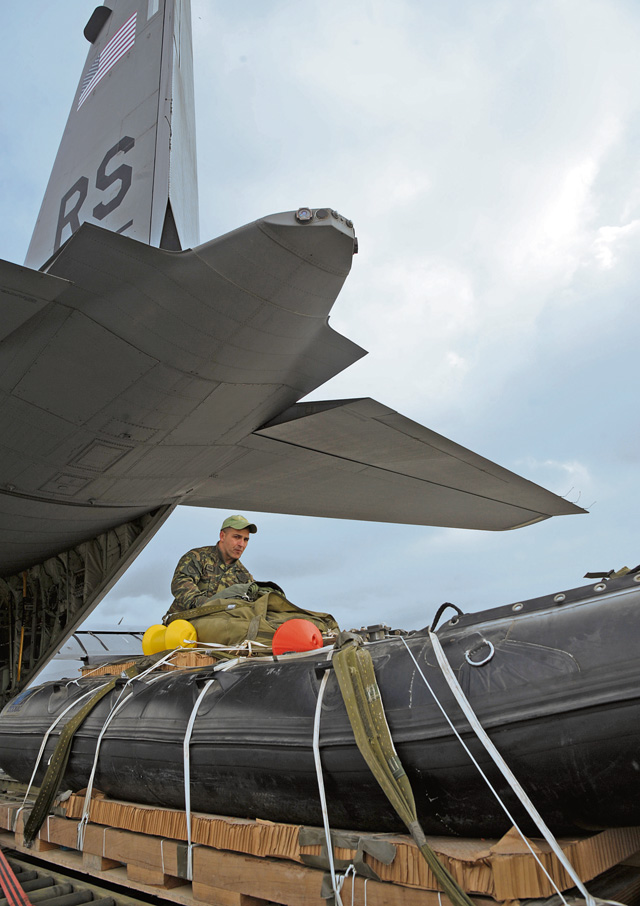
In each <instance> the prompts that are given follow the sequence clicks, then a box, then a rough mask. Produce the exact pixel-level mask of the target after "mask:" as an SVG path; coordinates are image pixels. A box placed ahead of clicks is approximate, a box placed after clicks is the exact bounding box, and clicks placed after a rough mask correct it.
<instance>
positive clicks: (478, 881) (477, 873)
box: [0, 799, 640, 906]
mask: <svg viewBox="0 0 640 906" xmlns="http://www.w3.org/2000/svg"><path fill="white" fill-rule="evenodd" d="M99 802H100V800H96V802H92V812H91V823H89V824H88V825H87V827H86V830H85V837H84V842H83V845H82V847H79V845H78V823H79V822H78V820H77V817H78V813H77V803H76V805H75V806H74V803H73V801H72V802H71V803H69V804H68V808H69V811H70V812H71V813H73V812H74V808H75V811H76V816H75V817H73V818H68V817H62V816H58V815H56V816H54V815H50V816H49V817H48V818H47V820H46V821H45V823H44V825H43V827H42V828H41V830H40V833H39V835H38V837H37V838H36V840H35V841H34V844H33V847H32V848H31V850H30V851H31V852H35V853H37V854H38V857H39V858H42V859H45V860H47V861H51V862H54V863H55V864H58V865H65V866H66V867H75V868H76V870H81V871H84V872H85V873H87V874H90V875H94V876H96V877H103V876H104V875H105V873H106V874H108V876H109V877H110V878H111V879H112V880H113V881H114V882H117V883H120V884H122V883H124V884H125V885H126V886H129V887H131V888H133V889H135V890H138V891H143V892H149V891H153V893H154V894H155V895H156V896H160V897H164V898H165V899H168V900H171V901H173V902H176V903H180V904H182V906H196V904H198V903H199V904H202V903H206V904H209V906H265V904H267V903H275V904H282V906H326V902H325V900H324V899H322V897H321V895H320V890H321V885H322V880H323V876H324V874H325V873H324V871H322V870H320V869H318V868H311V867H309V866H307V865H304V864H301V861H300V860H301V859H302V858H303V857H304V853H305V851H306V852H307V853H312V854H313V853H318V852H319V848H317V849H314V848H313V847H308V846H307V847H305V846H299V845H297V844H296V845H295V846H294V843H295V839H294V838H295V835H296V834H297V832H298V831H299V830H300V828H297V827H294V826H291V825H274V824H272V823H271V822H252V821H242V820H239V819H231V818H221V817H219V816H208V815H194V816H193V817H194V819H196V821H197V820H198V819H199V820H200V821H201V825H200V829H199V833H200V834H201V835H204V838H205V839H208V840H209V841H210V840H211V839H216V828H218V830H217V839H218V840H219V841H221V842H224V846H225V848H222V847H220V846H215V845H211V843H210V842H209V844H208V845H203V844H202V843H200V844H198V845H196V846H195V847H194V848H193V850H192V855H193V871H192V877H191V880H189V875H188V870H187V845H186V843H185V842H184V837H185V833H184V828H183V827H181V826H180V820H179V819H180V818H182V819H184V815H183V814H182V813H180V812H174V811H173V810H169V809H153V808H151V807H149V806H140V805H135V804H132V803H113V801H110V800H106V802H103V805H102V812H103V817H104V812H105V810H106V808H107V806H108V805H109V804H111V806H113V805H118V806H120V808H119V809H118V810H116V811H114V810H113V809H112V810H111V813H112V814H114V815H118V816H119V820H120V822H121V823H125V822H126V821H130V822H131V823H132V824H133V825H134V826H136V827H137V830H135V831H134V830H131V829H126V828H123V827H116V826H107V823H106V822H104V823H96V814H100V805H99ZM154 813H155V814H154ZM28 814H29V812H28V810H27V809H22V808H21V807H20V804H19V803H18V802H16V801H15V799H14V800H13V801H5V802H4V803H0V827H4V828H5V829H6V830H7V833H6V834H4V835H2V837H3V840H4V838H7V839H10V840H11V843H10V845H11V846H12V847H13V848H15V849H17V850H18V851H27V849H26V847H25V846H24V836H23V828H24V824H25V822H26V820H27V817H28ZM169 819H170V820H169ZM168 821H169V824H168V823H167V822H168ZM225 824H226V825H228V827H227V828H226V829H225V828H223V830H224V832H222V831H221V830H220V827H221V825H225ZM169 826H171V827H173V828H174V830H173V834H174V836H171V837H170V836H167V835H165V834H162V833H159V832H162V831H163V830H164V831H165V833H166V830H167V828H168V827H169ZM195 826H196V828H197V827H198V825H197V823H196V825H195ZM140 828H146V830H147V831H148V830H149V829H151V830H153V829H154V828H155V832H151V833H149V832H142V831H141V830H140ZM212 828H213V830H212ZM229 828H230V829H231V830H229ZM10 831H12V833H9V832H10ZM212 835H213V836H212ZM387 838H388V839H393V840H394V843H395V844H396V845H397V854H396V859H397V860H398V862H397V865H396V869H395V870H396V871H397V872H399V876H400V877H402V878H403V880H404V883H397V882H392V881H389V880H379V881H375V880H369V881H365V880H364V879H363V878H362V877H356V878H355V879H353V878H352V877H351V876H349V877H348V878H347V879H346V881H345V886H344V889H343V900H344V902H345V903H351V897H352V889H353V895H354V902H355V903H357V904H363V903H365V902H366V904H367V906H378V904H379V906H450V904H449V900H448V898H447V897H446V896H444V895H443V894H440V893H439V892H438V891H437V890H436V889H426V887H427V886H428V885H430V886H431V887H432V888H433V887H435V884H434V882H433V879H432V878H429V876H428V872H427V871H426V868H425V866H424V862H423V861H422V860H421V858H420V857H419V855H417V851H416V848H415V846H414V844H413V843H412V841H411V840H410V839H409V838H407V837H402V836H398V837H393V838H390V837H387ZM594 841H595V843H594ZM430 842H431V843H432V845H436V848H438V847H440V849H442V850H444V852H441V853H440V856H441V858H443V861H445V862H446V861H448V865H447V867H448V868H449V870H450V871H452V873H453V874H454V876H456V878H457V880H458V881H459V882H460V883H461V884H462V885H463V886H464V887H465V888H466V889H467V890H468V892H469V893H470V894H471V896H472V898H473V900H474V902H475V903H476V904H478V906H496V903H498V902H505V901H507V900H509V901H511V902H513V901H514V899H516V897H515V896H514V891H513V887H514V883H515V884H518V885H520V887H519V889H520V890H521V891H522V892H521V893H519V896H520V897H527V898H529V897H531V896H532V892H533V891H537V892H536V893H533V896H535V897H545V896H548V895H549V894H548V893H545V890H546V888H545V886H544V885H545V884H548V882H547V881H546V879H545V878H544V876H543V875H542V873H541V872H540V869H539V868H538V867H537V866H536V865H535V862H534V861H533V860H532V858H531V856H530V854H529V853H528V852H526V851H524V847H523V845H522V843H521V842H520V843H518V841H517V840H515V838H510V837H509V835H507V837H505V838H503V840H502V841H498V842H497V843H495V842H494V843H493V844H492V843H491V841H478V840H468V841H462V840H455V839H445V838H433V839H431V841H430ZM565 842H566V841H565ZM232 847H233V848H235V849H236V850H240V851H230V850H231V848H232ZM571 848H572V852H571V853H570V854H571V856H572V858H573V862H574V864H576V867H577V868H578V870H579V873H580V874H581V876H582V877H583V878H584V879H587V878H590V877H594V875H595V874H599V873H600V872H601V871H605V870H606V869H608V868H609V867H610V866H612V865H617V864H618V863H619V862H621V861H622V860H623V859H628V857H629V856H630V855H632V854H633V853H635V852H637V851H638V850H639V849H640V828H626V829H619V830H616V831H607V832H605V833H604V834H599V835H594V836H592V837H589V838H584V839H583V840H581V841H572V843H571V846H570V847H568V849H571ZM465 853H466V855H465ZM336 854H337V856H338V857H348V856H349V852H348V851H347V852H342V851H340V850H338V851H337V853H336ZM478 855H480V858H478ZM541 855H543V857H544V861H545V862H546V863H547V865H549V867H551V868H552V870H553V872H554V874H556V875H557V877H558V881H559V882H560V886H561V887H562V888H564V889H566V888H567V887H569V886H570V882H569V880H568V879H567V878H566V877H565V878H561V876H560V874H559V872H561V871H562V870H561V869H560V867H559V866H555V867H554V866H553V860H554V857H552V856H550V854H545V853H541ZM454 856H455V858H454ZM414 857H415V861H413V860H414ZM465 860H466V862H467V863H468V864H466V865H465ZM474 860H475V862H474ZM367 861H368V862H369V864H371V865H372V867H375V868H376V869H377V870H378V873H379V874H380V873H381V871H380V870H381V869H384V868H385V866H383V865H382V864H381V863H376V862H375V860H370V859H368V858H367ZM631 861H633V859H631ZM394 862H396V860H394ZM70 863H75V864H74V865H71V864H70ZM489 863H491V864H490V865H489ZM489 869H490V870H491V872H492V873H493V880H492V882H491V883H492V884H493V888H492V889H493V890H494V895H493V896H487V895H482V894H479V890H480V891H482V890H485V891H486V889H487V871H488V870H489ZM483 885H484V887H483Z"/></svg>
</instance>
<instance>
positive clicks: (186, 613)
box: [166, 585, 340, 646]
mask: <svg viewBox="0 0 640 906" xmlns="http://www.w3.org/2000/svg"><path fill="white" fill-rule="evenodd" d="M252 599H253V600H252ZM292 619H303V620H310V622H312V623H313V624H314V626H317V627H318V629H319V630H320V632H323V633H326V632H339V631H340V627H339V626H338V624H337V623H336V621H335V620H334V618H333V617H332V616H331V614H329V613H320V612H316V611H314V610H304V609H303V608H302V607H297V606H296V605H295V604H293V603H292V602H291V601H289V600H287V598H285V596H284V595H283V594H280V593H279V592H277V591H273V590H272V589H270V588H260V587H259V586H256V585H232V586H231V587H230V588H225V589H223V590H222V591H221V592H220V594H218V595H217V596H216V597H214V598H209V600H208V601H207V603H206V604H202V605H201V606H200V607H192V608H191V609H189V610H182V611H180V612H178V613H172V614H170V615H169V616H168V617H167V618H166V621H167V623H172V622H173V621H174V620H188V621H189V622H190V623H191V624H192V625H193V626H194V627H195V630H196V632H197V633H198V641H199V642H209V643H211V642H213V643H216V644H218V645H226V646H233V645H241V644H242V643H243V642H244V641H245V640H249V641H251V642H262V643H263V644H264V645H270V644H271V640H272V638H273V634H274V632H275V631H276V629H277V628H278V627H279V626H281V625H282V624H283V623H285V622H286V621H287V620H292Z"/></svg>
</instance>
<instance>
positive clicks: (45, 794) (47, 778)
mask: <svg viewBox="0 0 640 906" xmlns="http://www.w3.org/2000/svg"><path fill="white" fill-rule="evenodd" d="M146 663H148V662H147V660H146V659H144V661H143V659H141V660H140V662H138V663H137V664H132V666H131V667H129V668H128V669H127V670H125V671H123V673H124V674H125V675H126V676H128V677H129V678H131V677H132V676H135V675H136V674H137V673H139V672H140V671H141V670H142V669H143V667H144V665H145V664H146ZM118 679H119V677H114V678H113V679H112V680H111V681H110V682H108V683H107V684H106V685H105V686H103V687H102V688H101V689H99V690H98V692H96V694H95V695H93V696H92V697H91V698H90V699H89V700H88V701H87V702H86V703H85V704H84V705H83V706H82V708H80V710H79V711H78V712H77V713H76V714H74V715H73V717H72V718H71V719H70V720H68V721H67V723H66V724H65V725H64V729H63V730H62V733H61V734H60V736H59V738H58V742H57V743H56V747H55V749H54V750H53V755H52V756H51V760H50V762H49V766H48V767H47V771H46V774H45V775H44V780H43V781H42V783H41V785H40V792H39V793H38V798H37V799H36V801H35V803H34V805H33V809H32V810H31V814H30V815H29V820H28V821H27V824H26V826H25V829H24V842H25V844H27V846H28V845H29V844H30V843H32V842H33V840H35V838H36V835H37V833H38V831H39V830H40V828H41V827H42V822H43V821H44V819H45V818H46V817H47V815H48V814H49V810H50V809H51V805H52V803H53V800H54V798H55V795H56V793H57V792H58V787H59V786H60V782H61V781H62V778H63V776H64V772H65V769H66V767H67V762H68V761H69V755H70V753H71V743H72V742H73V737H74V734H75V732H76V730H77V729H78V727H79V726H80V725H81V723H82V722H83V721H84V719H85V717H87V715H88V714H90V713H91V711H92V710H93V709H94V708H95V706H96V705H97V704H98V703H99V702H100V701H102V699H103V698H104V697H105V695H108V694H109V693H110V692H111V691H112V690H113V689H114V688H115V685H116V681H117V680H118Z"/></svg>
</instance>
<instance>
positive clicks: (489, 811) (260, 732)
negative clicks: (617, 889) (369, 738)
mask: <svg viewBox="0 0 640 906" xmlns="http://www.w3.org/2000/svg"><path fill="white" fill-rule="evenodd" d="M593 588H594V587H593V586H592V587H590V588H588V589H582V590H576V592H573V593H571V592H568V593H565V594H564V598H563V601H562V603H557V602H556V601H555V600H554V599H553V598H551V597H549V598H546V599H537V600H536V601H532V602H524V603H522V602H521V603H519V604H518V605H514V606H511V607H505V608H499V609H497V610H495V611H490V612H485V613H483V614H470V615H466V616H463V617H454V618H453V619H452V620H450V621H449V622H448V623H446V624H445V625H444V626H443V627H442V628H441V629H440V630H439V632H438V636H439V638H440V641H441V643H442V646H443V649H444V651H445V653H446V655H447V657H448V659H449V661H450V663H451V665H452V667H453V669H454V671H455V672H456V675H457V676H458V679H459V682H460V684H461V685H462V687H463V689H464V690H465V692H466V694H467V696H468V698H469V701H470V702H471V704H472V706H473V708H474V710H475V711H476V714H477V715H478V717H479V719H480V721H481V723H482V724H483V726H484V727H485V729H486V730H487V732H488V733H489V736H490V737H491V739H492V740H493V742H494V743H495V745H496V746H497V748H498V750H499V751H500V752H501V753H502V755H503V757H504V758H505V760H506V761H507V763H508V765H509V766H510V768H511V769H512V771H513V772H514V774H515V775H516V777H517V778H518V779H519V781H520V782H521V784H522V785H523V786H524V788H525V789H526V791H527V792H528V794H529V796H530V798H531V799H532V800H533V802H534V804H535V805H536V807H537V808H538V810H539V811H540V812H541V813H542V815H543V817H544V818H545V820H546V821H547V823H548V824H549V825H550V826H551V827H552V829H553V830H554V831H555V832H556V833H575V832H577V831H580V830H585V829H594V828H604V827H612V826H624V825H633V824H639V823H640V659H639V658H638V656H637V639H639V638H640V589H639V588H638V583H637V582H635V578H634V577H627V578H626V579H625V580H617V581H616V582H613V583H611V584H610V585H609V586H607V588H606V591H605V592H604V594H598V593H596V592H594V590H593ZM603 588H604V585H603ZM579 593H580V594H579ZM556 597H557V596H556ZM514 607H515V608H518V609H514ZM405 643H406V644H405ZM367 647H368V650H369V651H370V653H371V655H372V658H373V663H374V667H375V671H376V675H377V678H378V684H379V687H380V691H381V695H382V700H383V703H384V706H385V710H386V714H387V719H388V723H389V727H390V730H391V734H392V737H393V739H394V742H395V745H396V749H397V751H398V754H399V756H400V759H401V761H402V763H403V765H404V767H405V769H406V771H407V774H408V776H409V778H410V781H411V784H412V788H413V791H414V795H415V798H416V805H417V811H418V816H419V819H420V821H421V823H422V825H423V827H424V829H425V831H426V832H427V833H431V834H460V835H464V836H474V835H476V836H494V835H500V834H502V833H504V832H505V831H506V830H508V828H509V827H510V826H511V825H512V823H513V821H514V820H516V821H517V822H518V823H520V824H521V825H522V826H523V827H524V828H525V829H526V830H527V831H528V832H531V829H532V828H531V824H530V822H529V821H528V819H527V817H526V816H525V815H524V814H523V811H522V809H521V807H520V806H519V804H518V803H517V801H516V799H515V797H514V795H513V794H512V793H511V791H510V789H509V787H508V785H507V783H506V781H505V780H504V779H503V778H502V776H501V775H500V774H499V772H498V771H497V769H496V768H495V766H494V765H493V763H492V762H491V761H490V759H489V757H488V755H487V754H486V752H485V750H484V749H483V748H482V746H481V745H480V743H479V741H478V740H477V739H476V738H475V736H474V734H473V732H472V730H471V729H470V727H469V725H468V722H467V721H466V718H465V717H464V715H463V714H462V712H461V711H460V709H459V707H458V706H457V704H456V703H455V701H454V699H453V695H452V693H451V691H450V690H449V688H448V686H447V684H446V682H445V680H444V677H443V676H442V673H441V671H440V669H439V667H438V666H437V661H436V658H435V655H434V652H433V649H432V646H431V642H430V639H429V634H428V632H427V631H423V632H418V633H413V634H411V635H409V636H407V637H405V639H404V641H403V639H402V638H400V637H392V638H388V639H385V640H382V641H379V642H371V643H369V644H368V646H367ZM408 649H409V650H410V651H411V653H412V654H413V655H414V657H415V659H416V661H417V663H418V665H419V667H420V670H421V671H422V673H423V674H424V677H425V678H426V680H427V681H428V683H429V686H430V687H431V690H432V691H433V693H434V694H435V696H436V698H437V699H438V700H439V702H440V703H441V705H442V706H443V708H444V710H445V711H446V713H447V715H449V717H450V719H451V720H452V722H453V725H454V726H455V728H456V729H457V731H458V733H459V735H460V737H461V739H462V740H463V742H464V743H465V745H466V746H467V747H468V748H469V750H470V751H471V753H472V755H473V756H474V758H475V759H476V760H477V762H478V763H479V765H480V767H481V768H482V770H483V771H484V772H485V774H486V775H487V777H488V779H489V780H490V781H491V783H492V785H493V786H494V787H495V789H496V790H497V791H498V793H499V798H500V800H501V802H499V801H498V800H497V799H496V797H495V796H494V795H493V793H492V792H491V790H490V789H489V787H488V786H487V784H486V782H485V780H484V779H483V778H482V776H481V775H480V773H479V772H478V770H477V768H476V767H475V766H474V764H473V762H472V760H471V758H470V757H469V754H468V753H467V751H465V748H464V747H463V746H462V745H461V742H460V739H459V738H457V737H456V735H455V734H454V732H453V731H452V729H451V727H450V725H449V723H448V722H447V720H446V718H445V717H444V716H443V714H442V711H441V710H440V708H439V707H438V705H437V704H436V701H435V699H434V696H433V695H432V691H430V689H429V688H428V687H427V685H426V684H425V682H424V680H423V678H422V676H421V675H420V672H419V671H418V669H417V668H416V665H415V663H414V661H413V659H412V658H411V656H410V653H409V650H408ZM327 656H328V655H327V652H326V651H323V652H321V653H319V654H317V655H316V654H314V655H312V656H310V657H309V656H306V657H303V658H299V659H296V658H290V657H287V658H283V659H279V660H277V661H275V660H272V659H270V658H269V659H267V658H264V659H252V660H246V661H243V662H240V663H238V664H237V665H236V666H234V667H232V669H230V670H228V671H225V672H213V670H212V669H211V668H207V669H201V670H198V671H179V672H176V673H173V674H160V675H157V676H152V677H148V678H146V679H145V680H143V681H140V680H138V681H134V682H133V683H131V684H130V685H128V686H125V684H126V682H127V681H126V679H124V678H123V679H119V680H118V681H117V684H116V688H115V689H114V691H113V692H111V693H110V694H109V695H108V696H107V697H106V698H105V699H104V700H103V701H102V702H101V703H100V704H99V705H98V706H97V707H96V708H95V710H94V711H93V712H92V713H91V714H90V715H89V717H87V719H86V720H85V722H84V723H83V724H82V726H81V727H80V728H79V730H78V731H77V732H76V735H75V738H74V742H73V747H72V752H71V756H70V759H69V763H68V766H67V770H66V774H65V777H64V780H63V783H62V788H64V789H66V788H70V789H73V790H79V789H82V788H83V787H85V786H86V785H87V783H88V781H89V775H90V772H91V767H92V764H93V760H94V753H95V749H96V739H97V736H98V734H99V732H100V730H101V728H102V726H103V724H104V722H105V720H106V718H107V716H108V714H109V711H110V709H111V708H112V707H113V706H115V704H116V703H117V702H119V701H120V700H121V698H122V696H123V695H127V694H130V698H128V700H127V703H126V704H125V705H124V706H123V707H122V708H121V709H120V710H119V711H118V713H117V715H116V716H115V718H114V719H113V721H112V722H111V723H110V725H109V728H108V730H107V732H106V734H105V736H104V739H103V742H102V745H101V749H100V755H99V759H98V768H97V773H96V779H95V785H96V787H98V788H99V789H100V790H102V791H103V792H105V793H106V794H108V795H109V796H112V797H114V798H120V799H127V800H131V801H135V802H142V803H149V804H155V805H159V806H170V807H177V808H181V807H184V753H183V741H184V736H185V731H186V727H187V723H188V720H189V716H190V714H191V712H192V710H193V708H194V705H195V703H196V701H197V699H198V696H199V695H200V693H201V691H202V690H203V688H204V686H205V684H206V683H207V681H208V680H210V679H214V678H215V679H214V682H213V683H211V685H210V686H209V687H208V689H207V691H206V693H205V695H204V697H203V699H202V701H201V704H200V707H199V709H198V713H197V719H196V721H195V725H194V728H193V734H192V738H191V743H190V748H189V752H190V770H191V788H190V792H191V806H192V808H193V809H194V810H196V811H202V812H209V813H217V814H227V815H236V816H240V817H252V818H265V819H270V820H274V821H284V822H291V823H300V824H312V825H317V824H320V823H321V822H322V816H321V811H320V805H319V797H318V787H317V779H316V772H315V767H314V758H313V749H312V734H313V720H314V714H315V710H316V703H317V698H318V691H319V686H320V681H321V677H322V674H323V673H324V671H325V670H326V669H329V671H330V675H329V679H328V683H327V686H326V691H325V697H324V701H323V705H322V714H321V724H320V746H321V756H322V765H323V772H324V782H325V785H326V791H327V798H328V802H329V815H330V820H331V823H332V825H333V826H335V827H347V828H352V829H362V830H375V831H380V830H389V831H392V830H397V829H400V828H401V824H400V821H399V819H398V818H397V816H396V815H395V813H394V812H393V809H392V808H391V806H390V805H389V803H388V802H387V800H386V798H385V796H384V794H383V793H382V790H381V789H380V788H379V787H378V785H377V783H376V781H375V780H374V778H373V776H372V775H371V773H370V771H369V769H368V768H367V766H366V764H365V762H364V760H363V758H362V756H361V755H360V753H359V751H358V749H357V747H356V745H355V742H354V738H353V733H352V731H351V728H350V725H349V720H348V717H347V713H346V710H345V707H344V704H343V702H342V697H341V694H340V690H339V688H338V684H337V680H336V677H335V675H334V673H333V671H332V670H331V668H330V666H329V667H328V662H327ZM485 659H486V661H485ZM482 661H485V662H484V663H480V662H482ZM103 682H104V678H101V679H98V680H96V679H91V678H86V679H83V680H80V681H79V682H74V683H71V684H64V683H49V684H46V685H45V686H42V687H40V688H38V689H36V690H32V691H30V692H28V693H25V694H23V695H22V696H21V697H19V698H18V699H16V700H14V702H12V703H11V704H10V705H8V706H7V707H6V708H5V710H4V711H3V713H2V715H1V716H0V766H1V767H2V768H3V769H4V770H6V771H7V772H8V773H9V774H11V775H12V776H14V777H16V778H17V779H19V780H21V781H23V782H26V781H28V780H29V777H30V776H31V772H32V770H33V766H34V764H35V758H36V754H37V751H38V749H39V746H40V743H41V740H42V738H43V734H44V732H45V731H46V729H47V728H48V727H49V726H50V725H51V723H52V722H53V720H54V719H55V717H56V715H57V714H59V713H60V712H61V711H62V710H64V708H66V707H67V706H68V705H69V704H70V703H71V702H72V701H73V700H74V699H77V698H79V697H80V696H81V695H83V694H84V693H85V692H86V691H87V690H89V689H90V688H96V689H97V688H98V687H99V686H100V685H101V684H102V683H103ZM70 713H73V711H71V712H70ZM65 719H66V718H65ZM63 723H64V719H63V721H62V722H61V724H59V725H58V728H56V730H55V732H54V733H53V734H52V739H50V740H49V742H48V744H47V749H46V751H45V756H44V758H43V760H42V764H43V765H44V764H46V763H47V761H48V758H49V755H50V754H51V751H52V750H53V745H54V743H55V740H56V739H57V735H58V732H59V728H60V727H61V726H62V724H63ZM42 775H43V768H42V767H41V768H40V770H39V773H38V776H37V778H36V781H38V780H40V779H41V778H42ZM505 808H506V809H507V812H508V813H507V812H505Z"/></svg>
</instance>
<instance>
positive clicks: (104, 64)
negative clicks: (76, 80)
mask: <svg viewBox="0 0 640 906" xmlns="http://www.w3.org/2000/svg"><path fill="white" fill-rule="evenodd" d="M136 15H137V14H136V13H133V15H132V16H129V18H128V19H127V21H126V22H125V23H124V25H122V26H121V27H120V28H119V29H118V31H117V32H116V33H115V35H114V36H113V38H111V40H110V41H109V43H108V44H106V45H105V46H104V47H103V48H102V50H101V51H100V53H99V54H98V56H97V57H96V58H95V60H94V61H93V63H92V64H91V66H90V67H89V69H88V71H87V74H86V76H85V77H84V79H83V80H82V85H81V87H80V98H79V99H78V108H77V109H78V110H80V108H81V107H82V105H83V104H84V102H85V101H86V99H87V98H88V97H89V95H90V94H91V92H92V91H93V89H94V88H95V87H96V85H97V84H98V82H100V81H101V80H102V79H103V78H104V76H106V74H107V73H108V72H109V71H110V70H111V69H112V68H113V67H114V66H115V65H116V63H117V62H118V60H119V59H120V58H121V57H123V56H124V55H125V54H126V52H127V51H128V50H131V48H132V47H133V44H134V41H135V39H136Z"/></svg>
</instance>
